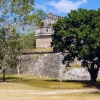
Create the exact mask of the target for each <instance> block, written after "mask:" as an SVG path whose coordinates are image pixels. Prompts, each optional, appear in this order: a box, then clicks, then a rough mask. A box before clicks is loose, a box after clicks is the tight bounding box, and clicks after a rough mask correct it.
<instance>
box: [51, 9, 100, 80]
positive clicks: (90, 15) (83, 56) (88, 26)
mask: <svg viewBox="0 0 100 100" xmlns="http://www.w3.org/2000/svg"><path fill="white" fill-rule="evenodd" d="M53 28H54V35H53V36H52V40H53V42H52V46H53V47H54V51H55V52H63V53H65V52H66V50H67V51H68V54H67V55H65V57H64V59H63V63H66V65H67V66H69V65H70V63H72V62H73V61H74V59H75V58H77V59H78V60H80V61H81V62H82V66H85V67H87V69H88V71H89V73H90V75H91V77H92V76H95V78H97V75H92V74H93V73H94V72H96V74H97V72H98V70H99V67H100V9H98V10H92V9H91V10H87V9H81V8H80V9H78V10H73V11H71V12H70V13H69V14H68V15H67V16H66V17H65V18H63V19H62V18H61V19H59V20H58V22H57V23H55V24H54V25H53ZM94 65H96V67H95V66H94ZM92 79H94V77H92Z"/></svg>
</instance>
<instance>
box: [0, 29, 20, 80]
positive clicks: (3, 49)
mask: <svg viewBox="0 0 100 100" xmlns="http://www.w3.org/2000/svg"><path fill="white" fill-rule="evenodd" d="M11 31H12V32H11V33H12V34H9V29H8V28H5V29H4V28H3V29H0V65H1V67H2V70H3V81H5V72H6V68H7V67H11V68H12V67H16V65H17V61H18V59H17V56H18V55H19V53H20V49H21V44H20V41H19V34H18V33H17V32H16V29H13V30H11Z"/></svg>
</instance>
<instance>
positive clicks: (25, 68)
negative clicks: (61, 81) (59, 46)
mask: <svg viewBox="0 0 100 100" xmlns="http://www.w3.org/2000/svg"><path fill="white" fill-rule="evenodd" d="M21 57H22V60H21V67H20V73H26V74H29V73H30V74H35V75H39V76H46V77H53V78H59V77H60V76H62V74H63V70H64V69H65V66H64V65H63V64H62V62H61V59H62V56H61V55H60V54H59V53H49V54H31V55H22V56H21Z"/></svg>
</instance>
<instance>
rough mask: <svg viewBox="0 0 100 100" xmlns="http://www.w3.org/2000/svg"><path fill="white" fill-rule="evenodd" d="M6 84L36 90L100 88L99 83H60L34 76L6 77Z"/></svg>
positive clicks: (69, 81)
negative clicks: (34, 88) (20, 84)
mask: <svg viewBox="0 0 100 100" xmlns="http://www.w3.org/2000/svg"><path fill="white" fill-rule="evenodd" d="M1 79H2V75H0V81H1V82H2V80H1ZM6 82H11V83H22V84H27V85H30V86H33V87H37V88H46V89H83V88H100V81H97V82H95V83H94V82H90V81H76V80H75V81H74V80H73V81H71V80H65V81H63V82H60V80H59V79H51V78H47V77H41V78H39V77H37V76H34V75H6Z"/></svg>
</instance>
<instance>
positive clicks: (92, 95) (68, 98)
mask: <svg viewBox="0 0 100 100" xmlns="http://www.w3.org/2000/svg"><path fill="white" fill-rule="evenodd" d="M6 78H7V79H6V82H2V81H1V82H0V100H46V99H47V100H100V91H99V90H98V89H99V85H100V82H99V81H98V82H97V83H91V82H89V81H68V80H67V81H63V82H62V83H60V81H59V80H58V79H50V78H42V77H41V78H38V77H36V76H33V75H7V76H6ZM0 79H1V76H0ZM91 89H96V90H97V91H88V90H91Z"/></svg>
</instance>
